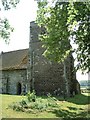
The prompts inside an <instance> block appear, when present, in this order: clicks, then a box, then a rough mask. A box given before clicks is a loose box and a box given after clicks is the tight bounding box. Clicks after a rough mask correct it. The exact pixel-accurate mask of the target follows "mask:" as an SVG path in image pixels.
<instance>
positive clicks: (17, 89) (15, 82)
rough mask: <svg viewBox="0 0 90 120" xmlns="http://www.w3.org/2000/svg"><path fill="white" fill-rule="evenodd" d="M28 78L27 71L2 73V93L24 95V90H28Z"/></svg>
mask: <svg viewBox="0 0 90 120" xmlns="http://www.w3.org/2000/svg"><path fill="white" fill-rule="evenodd" d="M26 77H27V71H26V70H7V71H2V93H7V94H22V93H23V92H24V91H25V90H24V89H26V88H25V87H26V84H27V78H26ZM0 78H1V77H0ZM0 81H1V80H0Z"/></svg>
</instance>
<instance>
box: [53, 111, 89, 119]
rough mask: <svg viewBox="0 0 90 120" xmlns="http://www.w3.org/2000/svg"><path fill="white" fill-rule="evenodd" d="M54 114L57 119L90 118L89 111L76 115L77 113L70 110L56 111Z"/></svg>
mask: <svg viewBox="0 0 90 120" xmlns="http://www.w3.org/2000/svg"><path fill="white" fill-rule="evenodd" d="M52 113H54V114H55V115H56V117H60V118H64V119H65V118H67V119H69V118H88V113H87V111H83V112H80V113H78V114H77V113H76V112H70V111H69V110H62V109H60V110H54V111H53V112H52Z"/></svg>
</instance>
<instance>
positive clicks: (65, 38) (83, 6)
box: [36, 0, 90, 72]
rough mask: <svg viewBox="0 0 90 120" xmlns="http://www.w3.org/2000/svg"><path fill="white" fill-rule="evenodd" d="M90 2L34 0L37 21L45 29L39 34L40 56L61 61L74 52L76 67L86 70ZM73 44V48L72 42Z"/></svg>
mask: <svg viewBox="0 0 90 120" xmlns="http://www.w3.org/2000/svg"><path fill="white" fill-rule="evenodd" d="M89 13H90V2H89V1H88V2H60V1H59V0H56V1H55V0H54V2H52V4H51V5H50V4H49V3H48V2H47V1H46V0H45V1H44V2H43V1H42V2H38V11H37V20H36V22H37V23H38V25H39V26H40V27H42V26H44V27H45V30H46V32H45V33H42V34H41V35H40V39H41V41H43V44H44V45H43V46H44V47H45V48H46V50H45V52H44V55H45V56H46V57H47V58H49V59H51V60H55V61H57V62H62V61H64V60H65V58H66V57H67V56H68V55H69V53H70V52H75V53H76V55H77V57H76V60H77V61H78V64H77V67H76V68H77V69H82V71H85V70H87V72H88V71H90V40H89V36H90V32H89V31H90V15H89ZM71 42H72V43H73V44H76V46H77V47H76V48H73V45H72V44H71Z"/></svg>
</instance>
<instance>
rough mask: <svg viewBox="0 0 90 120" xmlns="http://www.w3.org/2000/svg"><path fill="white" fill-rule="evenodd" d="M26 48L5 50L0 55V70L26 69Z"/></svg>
mask: <svg viewBox="0 0 90 120" xmlns="http://www.w3.org/2000/svg"><path fill="white" fill-rule="evenodd" d="M27 62H28V49H22V50H16V51H10V52H5V53H2V54H1V55H0V70H13V69H26V68H27Z"/></svg>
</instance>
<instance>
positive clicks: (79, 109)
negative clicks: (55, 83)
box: [0, 93, 90, 119]
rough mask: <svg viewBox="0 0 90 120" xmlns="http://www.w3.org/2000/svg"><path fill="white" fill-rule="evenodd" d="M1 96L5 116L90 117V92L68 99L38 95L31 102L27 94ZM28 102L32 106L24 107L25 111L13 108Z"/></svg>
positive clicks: (3, 115)
mask: <svg viewBox="0 0 90 120" xmlns="http://www.w3.org/2000/svg"><path fill="white" fill-rule="evenodd" d="M0 96H2V117H3V118H58V117H59V118H65V119H66V118H67V119H68V118H77V119H79V118H85V119H86V118H90V114H88V113H90V107H89V105H90V101H89V99H90V93H89V94H87V93H83V94H79V95H76V96H75V97H72V98H68V99H66V100H64V99H63V98H61V97H58V98H54V97H52V96H50V95H48V96H36V101H35V102H33V101H32V100H30V101H31V102H29V101H28V98H27V96H17V95H0ZM32 98H33V97H31V99H32ZM13 103H14V104H13ZM26 103H27V104H28V106H29V104H30V108H24V107H23V108H24V111H23V110H15V108H14V110H13V109H12V108H13V107H14V105H20V106H26ZM54 103H55V104H54ZM10 105H11V106H12V107H11V106H10ZM31 105H32V108H31ZM9 106H10V107H9ZM29 109H30V111H29ZM25 110H26V111H25Z"/></svg>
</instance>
